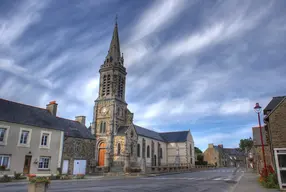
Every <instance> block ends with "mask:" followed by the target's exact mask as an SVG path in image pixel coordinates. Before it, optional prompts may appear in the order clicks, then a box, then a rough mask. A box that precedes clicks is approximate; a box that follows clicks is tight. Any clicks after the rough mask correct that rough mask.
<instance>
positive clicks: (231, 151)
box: [223, 148, 245, 156]
mask: <svg viewBox="0 0 286 192" xmlns="http://www.w3.org/2000/svg"><path fill="white" fill-rule="evenodd" d="M223 151H224V152H225V153H227V154H228V155H235V156H244V155H245V154H244V152H243V151H240V150H239V148H223Z"/></svg>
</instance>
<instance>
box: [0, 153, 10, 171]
mask: <svg viewBox="0 0 286 192" xmlns="http://www.w3.org/2000/svg"><path fill="white" fill-rule="evenodd" d="M0 166H4V167H5V169H9V168H10V156H7V155H0Z"/></svg>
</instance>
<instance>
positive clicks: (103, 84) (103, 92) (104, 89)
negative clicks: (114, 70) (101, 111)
mask: <svg viewBox="0 0 286 192" xmlns="http://www.w3.org/2000/svg"><path fill="white" fill-rule="evenodd" d="M106 78H107V77H106V75H103V79H102V81H103V82H102V96H104V95H105V94H106V83H107V79H106Z"/></svg>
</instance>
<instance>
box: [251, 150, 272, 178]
mask: <svg viewBox="0 0 286 192" xmlns="http://www.w3.org/2000/svg"><path fill="white" fill-rule="evenodd" d="M264 151H265V161H266V164H267V165H271V166H273V161H272V155H271V151H270V146H269V145H267V146H264ZM253 155H254V156H253V157H254V168H255V170H257V171H258V172H259V171H260V170H261V168H263V166H264V162H263V153H262V146H255V147H254V154H253Z"/></svg>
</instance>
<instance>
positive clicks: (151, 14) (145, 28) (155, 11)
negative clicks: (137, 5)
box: [130, 0, 187, 42]
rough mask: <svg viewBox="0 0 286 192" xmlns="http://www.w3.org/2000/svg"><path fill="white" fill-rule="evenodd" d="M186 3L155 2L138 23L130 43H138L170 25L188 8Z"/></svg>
mask: <svg viewBox="0 0 286 192" xmlns="http://www.w3.org/2000/svg"><path fill="white" fill-rule="evenodd" d="M186 3H187V1H185V0H176V1H173V0H165V1H155V2H154V3H153V4H152V5H151V6H150V8H148V9H147V10H146V11H145V12H144V13H143V14H142V15H141V17H140V19H139V21H137V23H138V24H137V25H136V26H135V27H134V31H133V33H132V34H133V35H132V36H131V40H130V41H131V42H132V41H136V40H138V39H141V38H143V37H145V36H148V35H149V34H152V33H154V32H156V31H159V30H161V29H162V28H165V27H166V26H167V25H170V24H171V21H172V19H174V18H175V17H176V16H178V15H179V14H180V13H181V11H183V10H184V9H185V8H186V6H187V5H186ZM155 18H156V19H155Z"/></svg>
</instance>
